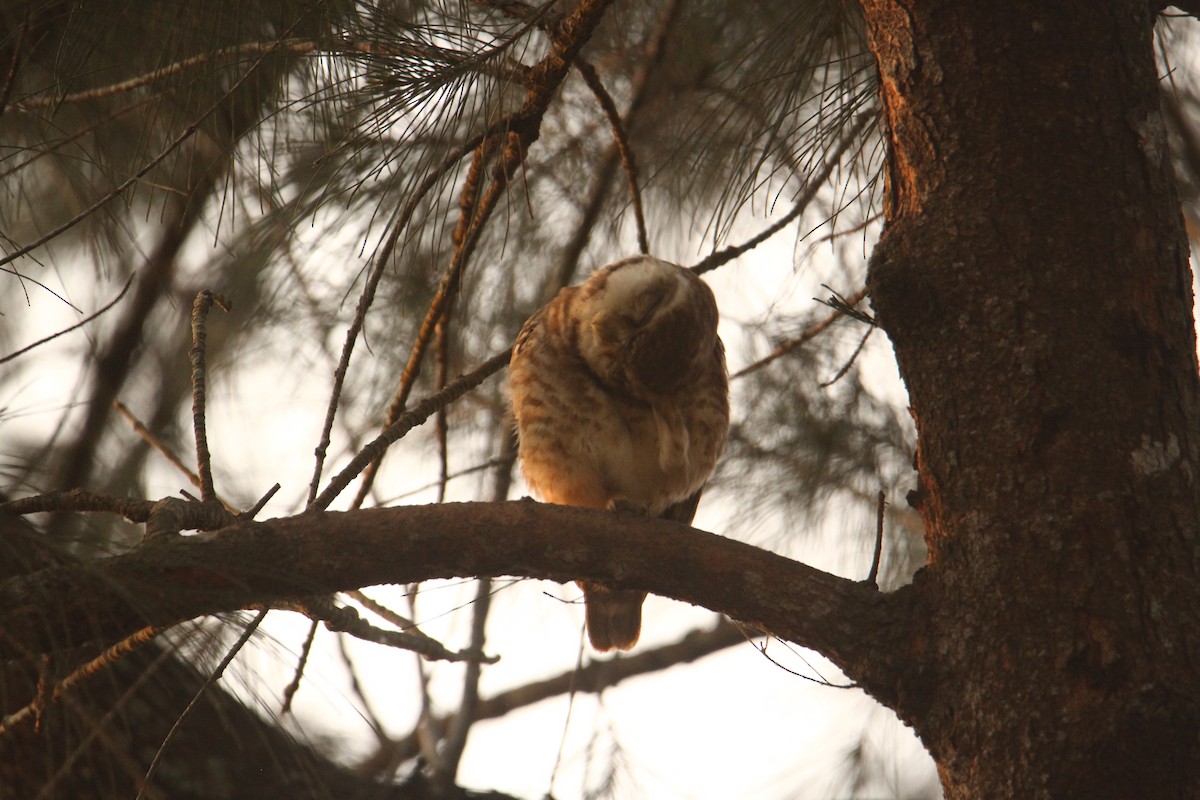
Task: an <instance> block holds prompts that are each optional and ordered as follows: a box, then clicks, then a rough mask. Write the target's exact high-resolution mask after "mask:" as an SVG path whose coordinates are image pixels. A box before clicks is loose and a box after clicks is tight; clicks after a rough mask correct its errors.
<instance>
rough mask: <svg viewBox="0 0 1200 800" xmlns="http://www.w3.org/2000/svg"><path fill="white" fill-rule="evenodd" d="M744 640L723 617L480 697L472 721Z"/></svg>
mask: <svg viewBox="0 0 1200 800" xmlns="http://www.w3.org/2000/svg"><path fill="white" fill-rule="evenodd" d="M751 635H754V634H751ZM746 639H747V636H746V634H744V633H743V632H742V631H741V629H740V628H739V627H737V626H735V625H734V624H733V623H731V622H729V621H728V620H726V619H724V618H722V619H721V621H720V622H718V623H717V625H716V627H715V628H707V629H696V630H692V631H690V632H689V633H687V634H686V635H685V636H683V637H682V638H680V639H679V640H678V641H675V642H672V643H670V644H666V645H663V646H661V647H655V648H648V649H645V650H639V651H638V652H636V653H634V654H631V655H627V656H622V657H620V658H617V659H606V660H601V661H592V662H591V663H589V664H587V665H586V666H584V667H582V668H581V669H576V668H571V669H566V670H564V671H562V672H560V673H558V674H557V675H553V676H551V677H548V678H543V679H541V680H537V681H532V682H530V683H527V684H524V685H522V686H517V687H515V688H512V689H508V690H506V691H503V692H501V693H499V694H496V695H493V696H491V697H487V698H483V699H482V700H480V703H479V707H478V708H477V709H476V714H475V720H476V721H477V722H478V721H481V720H488V719H497V718H499V717H502V716H504V715H506V714H508V713H510V712H512V711H516V710H517V709H521V708H527V707H529V706H531V705H534V704H535V703H540V702H543V701H545V700H548V699H550V698H554V697H561V696H562V695H564V694H568V693H570V692H572V691H575V692H580V693H588V694H596V693H599V692H602V691H604V690H605V689H607V688H610V687H612V686H616V685H617V684H619V683H621V682H622V681H625V680H628V679H630V678H634V677H637V676H639V675H645V674H648V673H650V672H655V671H658V670H661V669H663V667H664V666H666V665H676V664H686V663H689V662H694V661H696V660H697V659H700V658H703V657H705V656H707V655H710V654H712V653H716V652H720V651H721V650H726V649H728V648H730V647H737V646H740V645H742V644H743V643H744V642H745V641H746ZM448 722H449V719H448V718H446V717H436V718H433V719H431V720H430V721H429V723H428V724H429V725H430V726H432V727H434V728H437V727H440V726H444V725H445V724H447V723H448ZM421 738H422V735H421V734H420V733H419V732H417V731H414V732H413V733H411V734H408V735H406V736H405V737H404V738H402V739H398V740H396V741H394V742H391V743H389V744H387V745H385V746H383V747H381V748H380V750H379V751H378V752H376V753H375V754H373V755H372V756H371V757H370V758H369V759H368V760H367V761H366V762H364V763H363V764H361V765H360V769H361V771H362V772H364V773H366V774H370V775H381V774H384V773H385V772H387V771H388V770H389V769H391V768H393V766H394V765H395V764H397V763H400V762H403V761H407V760H410V759H412V758H415V757H417V756H418V755H419V754H420V752H421V743H420V739H421Z"/></svg>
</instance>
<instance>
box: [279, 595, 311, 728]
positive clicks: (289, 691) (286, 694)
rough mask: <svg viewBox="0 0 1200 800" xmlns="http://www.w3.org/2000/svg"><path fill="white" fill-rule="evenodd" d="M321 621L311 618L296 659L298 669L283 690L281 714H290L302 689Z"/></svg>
mask: <svg viewBox="0 0 1200 800" xmlns="http://www.w3.org/2000/svg"><path fill="white" fill-rule="evenodd" d="M319 626H320V623H319V622H317V621H316V620H315V619H314V620H310V621H309V624H308V635H307V636H305V637H304V644H303V645H301V646H300V656H299V658H297V659H296V669H295V671H294V672H293V673H292V680H291V681H289V682H288V685H287V687H286V688H284V690H283V703H282V704H281V706H280V708H279V713H280V714H290V713H291V712H292V698H294V697H295V696H296V692H298V691H300V680H301V679H302V678H303V677H304V668H305V667H306V666H307V665H308V657H309V655H310V654H311V653H312V646H313V640H314V639H316V638H317V628H318V627H319Z"/></svg>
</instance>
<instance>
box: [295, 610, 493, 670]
mask: <svg viewBox="0 0 1200 800" xmlns="http://www.w3.org/2000/svg"><path fill="white" fill-rule="evenodd" d="M271 607H272V608H278V609H281V610H284V611H295V612H296V613H298V614H303V615H304V616H306V617H308V618H309V619H311V620H314V621H315V620H319V621H320V622H322V623H324V625H325V627H326V628H328V629H329V630H331V631H337V632H339V633H348V634H350V635H351V636H353V637H355V638H357V639H362V640H363V641H367V642H373V643H375V644H382V645H385V646H387V647H395V648H397V649H400V650H412V651H413V652H416V653H420V654H421V655H422V656H424V657H425V658H427V659H430V660H431V661H468V662H472V661H484V662H487V663H489V664H491V663H495V662H496V661H498V660H499V658H498V657H496V656H486V655H484V654H483V652H482V651H480V650H475V649H468V650H451V649H450V648H448V647H446V646H445V645H444V644H442V643H441V642H439V641H438V640H437V639H434V638H433V637H432V636H429V635H428V634H426V633H423V632H421V631H419V630H408V631H390V630H386V629H384V628H379V627H377V626H375V625H372V624H370V623H369V622H367V621H366V620H364V619H363V618H362V617H361V616H360V615H359V613H358V612H357V611H355V610H354V609H353V608H350V607H349V606H339V605H336V604H335V603H334V602H333V600H332V599H331V598H329V597H311V598H308V599H307V600H303V601H292V602H280V603H274V604H272V606H271Z"/></svg>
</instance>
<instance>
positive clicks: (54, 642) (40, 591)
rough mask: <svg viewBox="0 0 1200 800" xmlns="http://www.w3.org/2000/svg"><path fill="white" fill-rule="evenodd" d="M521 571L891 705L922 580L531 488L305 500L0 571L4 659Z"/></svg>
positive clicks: (0, 656)
mask: <svg viewBox="0 0 1200 800" xmlns="http://www.w3.org/2000/svg"><path fill="white" fill-rule="evenodd" d="M500 575H520V576H526V577H531V578H541V579H547V580H554V581H561V582H566V581H570V580H575V579H586V580H595V581H601V582H605V583H609V584H613V585H616V586H619V587H621V588H629V589H641V590H646V591H650V592H654V593H655V594H660V595H663V596H666V597H672V598H675V599H677V600H682V601H684V602H688V603H693V604H696V605H701V606H704V607H706V608H710V609H712V610H714V611H719V612H721V613H724V614H726V615H727V616H729V617H731V618H733V619H735V620H737V621H740V622H743V623H745V624H747V625H750V626H752V627H754V628H755V629H758V630H762V631H764V632H767V633H770V634H772V635H775V636H778V637H779V638H782V639H786V640H788V641H792V642H796V643H797V644H801V645H803V646H806V647H810V648H812V649H815V650H817V651H819V652H821V653H823V654H824V655H825V656H827V657H828V658H830V659H831V660H832V661H834V662H835V663H836V664H838V666H839V667H840V668H841V669H842V670H843V671H844V672H846V674H847V675H849V676H851V677H852V678H853V679H854V680H855V681H857V682H858V683H860V684H862V685H863V686H864V687H866V688H868V689H871V690H872V691H873V693H875V694H876V696H877V697H878V698H879V699H881V700H883V701H884V702H887V701H888V699H889V698H890V697H891V696H893V693H894V692H895V691H896V689H895V686H896V680H897V675H896V674H895V668H894V663H895V661H894V659H895V658H896V657H898V656H899V654H900V653H901V651H906V648H905V647H904V646H903V641H904V639H905V636H906V633H907V631H908V630H909V629H910V626H912V625H916V624H918V623H917V622H915V621H914V616H915V613H914V610H913V609H912V607H911V606H912V593H911V592H909V591H906V590H903V589H902V590H900V591H898V592H894V593H891V594H880V593H879V592H877V591H875V590H874V589H873V588H871V587H868V586H865V585H863V584H861V583H860V582H857V581H852V580H848V579H845V578H840V577H837V576H834V575H830V574H828V573H824V572H821V571H819V570H816V569H813V568H812V567H809V566H807V565H805V564H801V563H798V562H795V561H791V560H789V559H787V558H784V557H782V556H779V555H776V554H774V553H770V552H767V551H764V550H760V549H758V548H755V547H752V546H750V545H747V544H743V543H741V542H735V541H733V540H730V539H726V538H724V537H721V536H716V535H714V534H709V533H704V532H702V531H697V530H693V529H689V528H686V527H684V526H682V525H678V524H676V523H673V522H669V521H665V520H658V519H642V518H630V517H625V516H614V515H613V514H612V513H609V512H598V511H589V510H582V509H572V508H565V507H560V506H552V505H547V504H541V503H534V502H530V501H517V502H508V503H455V504H443V505H435V506H408V507H401V508H382V509H365V510H360V511H355V512H308V513H304V514H300V515H298V516H294V517H289V518H283V519H275V520H269V521H266V522H258V523H252V522H246V523H241V524H238V525H235V526H231V527H229V528H227V529H225V530H222V531H218V532H215V533H210V534H199V535H195V536H187V537H180V538H175V539H172V540H169V541H166V542H163V543H161V544H156V545H150V546H144V547H141V548H139V549H137V550H135V551H133V552H131V553H129V554H127V555H122V556H117V557H113V558H109V559H105V560H101V561H94V562H89V563H86V564H72V565H67V566H64V567H55V568H51V569H47V570H43V571H41V572H37V573H34V574H31V575H25V576H21V577H17V578H14V579H11V580H9V581H7V582H5V583H3V584H0V631H3V635H2V636H0V660H2V659H8V658H20V657H25V656H27V654H28V653H40V652H48V651H53V650H59V649H62V648H65V647H72V646H78V645H82V644H85V643H91V644H99V645H102V646H103V645H107V644H110V643H112V642H114V641H117V640H119V639H121V638H123V637H125V636H128V635H130V634H131V633H133V632H135V631H136V630H139V629H141V628H143V627H145V626H147V625H156V626H158V625H168V624H173V623H178V622H182V621H184V620H188V619H192V618H195V617H198V616H202V615H205V614H214V613H219V612H223V611H231V610H235V609H244V608H248V607H254V606H261V605H263V604H268V603H272V602H275V603H277V602H280V601H287V600H295V599H301V598H304V597H309V596H312V595H318V594H329V593H333V592H337V591H345V590H349V589H355V588H360V587H363V586H371V585H375V584H381V583H412V582H416V581H422V580H429V579H433V578H451V577H468V576H486V577H495V576H500Z"/></svg>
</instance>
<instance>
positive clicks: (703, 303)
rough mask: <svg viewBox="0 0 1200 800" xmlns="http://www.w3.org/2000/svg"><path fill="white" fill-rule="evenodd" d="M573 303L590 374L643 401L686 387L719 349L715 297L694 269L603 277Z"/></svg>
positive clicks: (641, 259) (660, 268) (600, 273)
mask: <svg viewBox="0 0 1200 800" xmlns="http://www.w3.org/2000/svg"><path fill="white" fill-rule="evenodd" d="M573 300H574V303H573V305H574V307H573V308H572V314H571V316H572V318H573V319H574V321H575V324H576V326H577V328H576V331H575V340H576V342H577V343H578V347H579V353H580V355H581V356H582V357H583V359H584V361H585V362H587V365H588V367H589V368H590V369H591V371H592V372H593V373H595V375H596V376H597V377H599V378H600V379H601V380H602V381H604V382H605V383H607V384H609V385H611V386H613V387H615V388H617V389H620V390H622V391H623V392H625V393H626V394H629V395H631V396H633V397H635V398H636V399H639V400H642V401H651V400H653V399H654V398H655V397H656V396H664V395H669V394H671V393H672V392H674V391H677V390H678V389H680V388H681V387H683V386H684V385H686V384H687V383H688V381H689V380H691V379H693V378H694V377H695V376H696V375H697V374H699V373H700V372H701V371H703V370H704V369H706V368H707V365H708V364H709V363H710V362H711V360H712V358H713V355H714V348H720V342H719V340H718V339H717V302H716V300H715V299H714V298H713V293H712V290H711V289H709V288H708V286H707V284H705V283H704V281H702V280H700V278H699V277H697V276H696V275H695V274H694V273H693V272H692V271H691V270H687V269H684V268H683V267H680V266H676V265H675V264H671V263H668V262H666V261H660V260H659V259H657V258H652V257H650V256H636V257H634V258H628V259H625V260H624V261H618V262H617V263H615V264H611V265H609V266H607V267H604V268H602V269H600V270H597V271H596V272H594V273H593V274H592V276H591V277H590V278H588V280H587V281H586V282H585V283H584V284H583V285H581V286H580V287H578V291H577V293H576V295H575V297H574V298H573Z"/></svg>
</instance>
